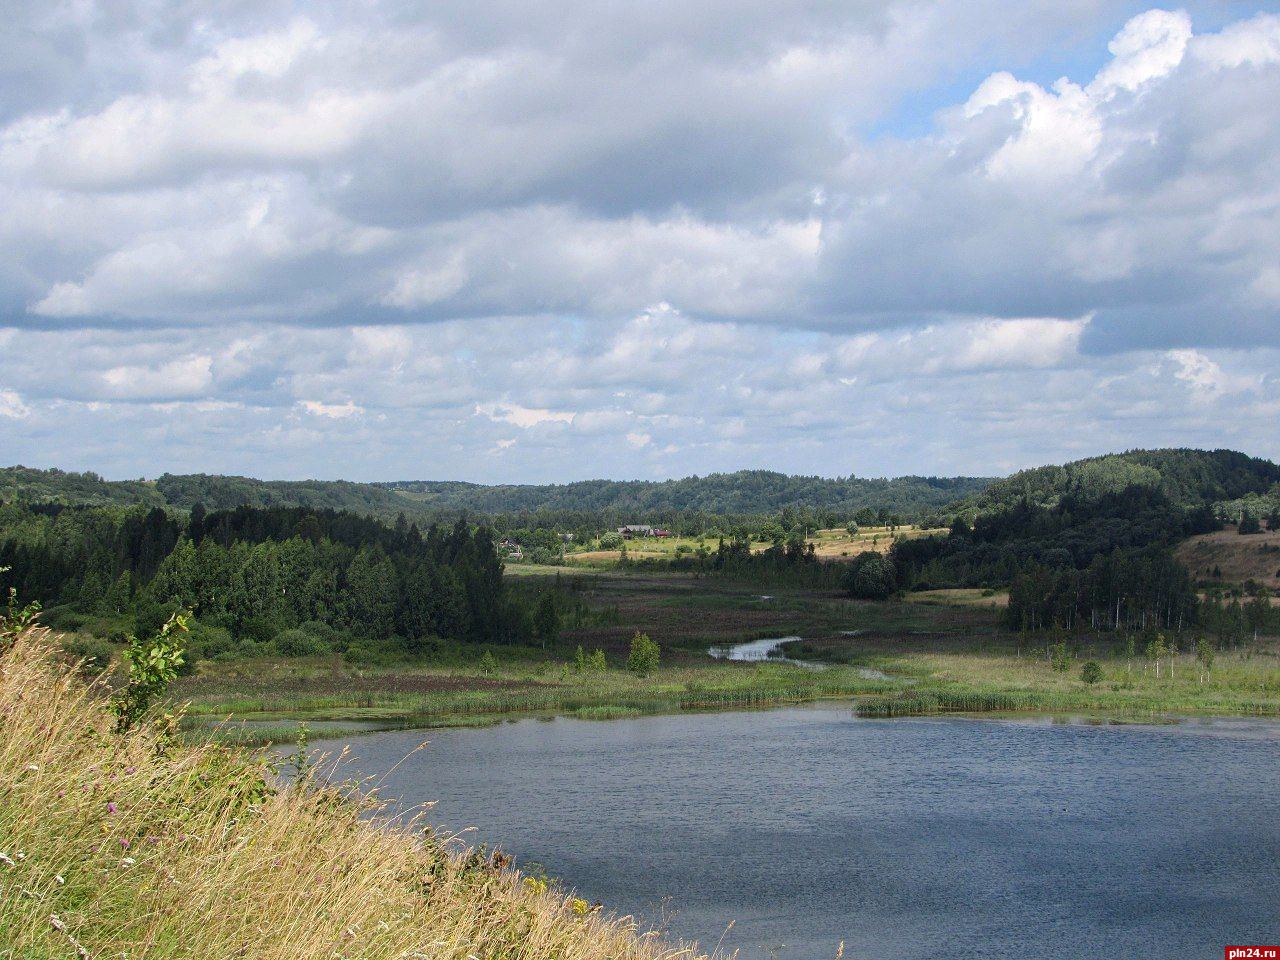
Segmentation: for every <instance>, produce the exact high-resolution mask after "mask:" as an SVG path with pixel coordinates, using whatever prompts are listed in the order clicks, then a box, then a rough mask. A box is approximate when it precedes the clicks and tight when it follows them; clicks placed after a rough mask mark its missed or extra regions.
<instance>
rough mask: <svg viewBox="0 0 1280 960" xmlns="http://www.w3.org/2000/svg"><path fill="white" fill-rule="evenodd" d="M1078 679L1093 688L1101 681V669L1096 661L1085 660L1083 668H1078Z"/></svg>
mask: <svg viewBox="0 0 1280 960" xmlns="http://www.w3.org/2000/svg"><path fill="white" fill-rule="evenodd" d="M1080 679H1081V680H1083V681H1084V682H1085V683H1087V684H1089V686H1093V685H1094V684H1095V683H1097V682H1098V681H1099V680H1101V679H1102V668H1101V667H1100V666H1098V661H1097V660H1086V661H1085V663H1084V666H1083V667H1081V668H1080Z"/></svg>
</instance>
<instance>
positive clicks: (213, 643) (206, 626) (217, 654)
mask: <svg viewBox="0 0 1280 960" xmlns="http://www.w3.org/2000/svg"><path fill="white" fill-rule="evenodd" d="M235 651H236V642H235V640H234V639H233V638H232V636H231V634H230V633H229V632H228V631H227V630H224V629H223V628H222V627H215V626H214V625H213V624H210V623H201V622H200V621H199V620H192V621H191V623H190V625H189V626H188V628H187V656H186V661H185V662H184V664H183V666H182V669H181V670H180V671H179V672H180V673H190V672H191V671H192V670H193V669H194V667H195V662H196V661H197V660H213V659H214V658H219V659H222V658H224V656H225V655H227V654H234V653H235Z"/></svg>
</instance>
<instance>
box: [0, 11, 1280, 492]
mask: <svg viewBox="0 0 1280 960" xmlns="http://www.w3.org/2000/svg"><path fill="white" fill-rule="evenodd" d="M1196 2H1197V0H1193V3H1192V6H1191V8H1190V12H1189V13H1187V12H1181V11H1176V12H1170V11H1165V10H1149V11H1147V12H1145V13H1140V14H1139V15H1138V16H1136V17H1132V18H1131V19H1129V20H1128V22H1127V23H1124V22H1122V18H1123V17H1124V16H1127V15H1128V14H1129V13H1131V12H1132V10H1131V7H1130V6H1129V5H1127V4H1122V3H1120V2H1119V0H1053V2H1050V0H1027V2H1025V3H1019V4H1009V3H997V2H995V0H909V2H908V0H871V2H869V3H865V4H863V3H859V4H785V3H784V4H777V3H769V2H764V0H745V2H739V3H719V2H698V3H688V4H678V5H671V4H658V5H645V4H638V5H629V6H626V5H624V6H619V5H604V6H601V5H598V4H594V5H593V4H590V3H583V2H578V0H560V2H557V3H554V4H550V5H548V6H546V7H545V8H544V9H543V10H541V11H540V16H539V17H537V18H512V17H510V16H509V15H508V11H506V10H505V8H503V7H502V6H501V5H493V4H486V3H468V4H467V5H466V7H465V8H463V7H462V6H460V5H458V4H457V3H456V2H454V0H442V2H441V3H438V4H432V5H428V6H422V5H418V6H417V7H412V5H411V8H406V7H404V6H403V5H400V4H392V3H384V2H382V0H371V2H369V3H367V4H363V5H361V7H360V10H359V13H358V15H357V14H355V13H353V12H352V10H350V9H347V8H344V7H341V6H338V7H333V8H323V9H322V8H320V7H317V6H315V5H314V4H311V3H309V2H307V0H303V2H301V3H290V4H286V5H276V4H270V3H268V4H259V5H254V7H253V9H252V11H250V10H249V8H248V7H244V6H243V5H241V6H237V5H231V6H227V5H221V6H219V5H209V4H205V3H202V2H197V3H193V4H188V5H180V6H175V5H164V4H161V5H159V7H157V6H155V5H154V4H146V5H142V4H135V3H133V0H120V2H118V3H116V4H113V5H112V7H111V10H110V11H108V10H107V9H106V8H104V7H100V6H95V5H94V4H92V3H88V4H79V5H72V6H59V5H54V6H52V7H49V6H48V5H45V6H43V7H39V5H29V6H30V10H28V9H27V8H26V7H23V6H22V5H18V7H17V8H15V9H14V10H13V11H10V16H11V20H10V26H11V29H9V30H7V31H2V32H0V63H5V64H10V65H13V68H12V69H10V70H8V71H3V76H2V77H0V192H2V193H3V196H4V210H5V216H4V217H2V218H0V309H2V310H3V313H0V316H3V317H4V318H5V320H4V321H3V322H5V323H8V324H11V325H12V329H10V330H8V331H0V378H2V379H0V382H3V383H4V384H5V390H4V392H3V393H0V422H2V424H3V425H2V427H0V441H3V442H4V445H5V448H6V449H11V450H13V451H15V454H14V456H17V455H18V454H19V453H21V454H22V456H23V458H25V459H32V460H37V461H49V459H50V458H52V457H55V456H59V455H61V456H63V457H64V460H63V461H62V462H65V463H66V464H67V465H73V464H79V465H82V466H88V467H98V468H105V467H106V466H108V465H109V464H111V463H116V464H120V465H121V467H122V469H123V468H124V465H125V464H126V463H127V464H128V468H127V469H126V470H125V473H127V474H136V473H138V472H140V471H141V470H142V469H144V467H143V466H139V464H143V465H145V464H151V465H154V466H156V467H158V468H160V469H168V468H174V467H179V466H182V464H180V463H176V462H174V458H184V457H186V458H198V457H199V456H206V457H207V458H208V462H204V463H200V464H196V463H194V462H190V463H188V466H192V467H196V466H198V467H199V468H202V469H222V470H225V469H228V468H230V466H231V462H232V461H234V462H236V463H238V464H241V466H239V467H237V468H236V469H241V470H244V471H245V472H253V471H254V470H256V471H257V472H260V473H266V474H271V475H281V474H282V473H285V472H288V471H287V470H284V469H281V468H280V467H279V465H280V464H288V465H289V470H292V469H294V468H295V467H296V469H299V470H301V469H303V467H302V465H304V464H305V465H309V467H308V469H310V470H312V471H314V472H325V471H330V472H332V471H343V472H346V471H347V470H348V468H350V469H368V470H370V471H372V472H374V473H375V474H376V475H380V476H386V475H396V476H415V475H418V476H424V475H427V476H429V475H439V474H441V473H451V474H453V475H470V476H475V477H477V478H484V477H485V476H486V471H499V472H500V471H508V472H507V473H506V474H505V476H506V478H507V479H529V478H531V477H533V476H535V475H541V476H542V477H550V476H553V475H558V476H561V477H563V476H566V475H578V474H580V473H581V472H587V473H593V474H610V473H613V474H617V475H630V474H635V473H640V474H643V475H661V474H662V473H664V472H669V471H676V472H679V471H681V470H686V471H693V470H697V471H703V472H705V471H706V470H709V469H717V468H732V467H736V466H743V465H758V464H765V463H767V464H770V465H774V466H779V467H782V468H784V469H812V470H822V471H826V472H847V470H848V469H859V470H865V471H867V472H873V473H883V472H891V471H892V470H893V469H895V467H894V466H893V465H894V464H897V465H898V466H897V467H896V469H905V470H927V471H932V470H935V469H939V470H943V469H947V468H946V467H944V466H943V465H945V464H951V465H952V466H951V467H950V469H968V470H986V469H996V468H997V465H1000V466H999V468H1000V469H1003V465H1007V464H1012V463H1015V462H1016V463H1019V464H1020V463H1024V462H1034V461H1035V460H1037V459H1061V458H1062V456H1063V455H1069V454H1070V453H1073V452H1080V453H1084V452H1095V451H1096V450H1097V449H1098V447H1099V445H1103V446H1106V445H1112V446H1133V445H1141V444H1147V443H1153V442H1157V441H1158V440H1161V439H1163V440H1164V441H1166V442H1170V443H1188V442H1194V440H1195V438H1207V439H1206V442H1210V443H1212V444H1214V445H1217V444H1220V443H1227V442H1232V443H1238V444H1239V445H1243V446H1248V447H1249V448H1250V449H1251V451H1253V452H1261V453H1267V452H1272V453H1274V452H1277V451H1275V447H1274V444H1275V439H1274V433H1275V431H1274V422H1275V417H1276V416H1277V415H1280V413H1278V411H1277V409H1276V404H1275V401H1274V399H1271V398H1273V397H1274V396H1276V395H1277V383H1278V382H1280V379H1278V378H1280V357H1278V355H1277V351H1276V347H1277V346H1280V267H1278V266H1277V260H1276V255H1275V251H1276V250H1277V249H1280V213H1278V212H1277V211H1278V210H1280V206H1278V204H1277V196H1278V193H1277V182H1276V176H1275V171H1276V169H1277V168H1280V106H1277V105H1278V104H1280V17H1278V16H1276V15H1273V14H1262V15H1259V16H1255V17H1250V18H1247V19H1239V20H1236V21H1235V22H1231V23H1227V24H1225V25H1224V26H1223V27H1222V28H1221V29H1217V30H1208V29H1206V28H1204V27H1203V26H1201V27H1200V32H1196V29H1197V28H1196V25H1197V17H1196V12H1197V11H1196V8H1195V7H1196ZM37 7H39V11H38V12H33V11H36V10H37ZM1221 18H1222V14H1221V12H1220V11H1217V12H1215V19H1216V20H1221ZM1107 33H1111V34H1112V35H1113V39H1112V41H1111V43H1110V44H1109V47H1108V50H1106V51H1103V50H1102V49H1101V44H1100V43H1097V41H1096V38H1097V37H1098V36H1103V35H1106V34H1107ZM1060 42H1061V43H1062V44H1066V46H1065V47H1061V48H1059V46H1058V44H1059V43H1060ZM1094 44H1096V45H1097V49H1096V50H1095V49H1093V47H1092V46H1091V45H1094ZM1064 50H1065V51H1066V53H1068V54H1070V55H1069V56H1065V55H1064ZM1094 55H1096V56H1097V57H1098V59H1099V62H1100V63H1101V66H1100V67H1099V69H1098V70H1097V71H1096V72H1094V74H1093V75H1092V76H1089V75H1075V74H1073V75H1071V76H1068V77H1063V78H1060V79H1058V80H1056V81H1054V82H1049V81H1048V80H1047V79H1046V78H1047V77H1052V76H1053V74H1052V73H1047V72H1046V71H1047V69H1048V68H1047V65H1048V64H1052V63H1060V62H1063V61H1064V60H1066V61H1070V62H1088V60H1089V59H1090V57H1092V56H1094ZM957 76H974V77H986V79H985V80H982V81H980V82H976V83H974V84H973V86H972V87H971V88H970V89H968V90H965V91H962V92H959V93H957V92H956V91H955V89H954V86H953V84H954V78H955V77H957ZM904 98H905V99H904ZM921 104H941V105H942V108H941V109H940V110H938V112H937V113H936V115H935V116H933V117H929V116H925V115H923V113H922V112H921V111H922V110H923V109H924V108H923V107H921V106H920V105H921ZM19 343H21V349H20V350H19V349H17V344H19ZM51 369H73V370H75V371H77V375H76V376H75V377H65V378H53V377H49V376H48V375H47V371H48V370H51ZM1189 399H1192V400H1194V401H1195V402H1194V403H1188V400H1189ZM180 419H181V420H184V421H185V420H187V419H190V421H191V424H192V425H191V427H190V430H191V431H192V432H191V438H188V437H184V436H182V435H181V432H180V431H179V430H178V429H177V428H176V427H175V426H173V423H171V422H170V421H173V422H176V421H178V420H180ZM885 423H893V424H894V425H895V429H894V437H896V438H898V439H895V438H894V437H889V436H886V434H885V431H884V424H885ZM375 425H376V427H377V429H374V427H375ZM513 428H517V429H518V433H517V432H516V430H513ZM1215 431H1216V432H1215ZM513 433H516V436H514V437H513V436H512V434H513ZM192 438H194V439H192ZM615 438H617V439H618V441H619V442H613V441H614V439H615ZM958 438H964V440H963V442H961V440H959V439H958ZM517 439H518V445H517ZM513 447H515V448H516V449H518V452H519V456H518V457H516V456H514V455H511V454H507V453H505V452H504V451H508V450H511V449H512V448H513ZM117 448H118V449H117ZM59 451H61V454H59ZM333 451H342V452H343V454H344V455H343V456H340V457H337V458H335V456H334V455H333ZM1028 451H1034V453H1031V452H1028ZM677 455H678V459H677ZM91 457H97V458H101V459H102V461H103V462H102V463H95V462H93V461H92V460H91V459H89V458H91ZM517 462H518V463H517ZM513 470H519V471H523V472H522V473H519V474H517V473H512V472H510V471H513Z"/></svg>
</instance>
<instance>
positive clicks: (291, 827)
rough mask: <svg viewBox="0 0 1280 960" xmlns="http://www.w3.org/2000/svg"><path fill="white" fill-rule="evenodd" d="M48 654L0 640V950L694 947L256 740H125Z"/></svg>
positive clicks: (444, 952)
mask: <svg viewBox="0 0 1280 960" xmlns="http://www.w3.org/2000/svg"><path fill="white" fill-rule="evenodd" d="M53 651H54V645H53V644H52V643H51V641H50V638H49V636H48V635H47V633H46V632H45V631H40V630H36V631H30V632H28V633H27V634H25V635H24V636H22V637H21V638H20V639H19V640H18V641H17V643H16V644H15V645H14V646H13V647H11V648H10V649H8V650H7V651H4V652H0V704H2V705H3V706H0V854H2V856H0V958H3V960H18V958H21V960H46V958H47V960H55V958H57V960H65V958H73V957H76V956H79V957H82V958H94V960H98V958H102V960H120V958H127V960H158V958H170V957H182V958H188V957H189V958H199V960H222V958H227V960H230V958H236V960H346V958H349V960H355V958H361V960H381V958H387V960H391V958H395V960H414V958H421V960H427V958H430V960H455V958H456V960H490V958H493V960H498V958H502V960H542V958H546V960H552V958H555V960H597V958H598V960H604V958H625V960H659V958H668V960H669V958H675V957H686V958H689V960H693V958H694V957H695V956H696V954H695V953H694V952H693V951H692V950H687V949H682V948H672V947H668V946H666V945H664V944H663V943H661V942H660V941H659V940H658V939H657V938H656V937H653V936H649V935H638V934H637V932H636V931H635V929H634V928H633V927H632V925H630V924H629V923H627V922H626V921H621V920H610V919H608V918H604V917H602V916H600V915H599V914H597V913H595V912H592V911H590V910H588V909H586V905H585V904H583V903H582V902H581V901H576V902H575V901H573V900H572V899H568V898H566V897H564V896H562V895H559V894H557V892H556V891H555V890H554V888H553V889H552V890H550V891H547V890H546V889H545V888H542V887H541V885H540V884H539V883H538V882H537V881H525V880H522V878H521V877H520V876H519V875H518V874H516V873H514V872H512V871H510V870H508V869H503V868H501V867H495V866H494V865H493V864H492V862H491V861H488V860H481V859H480V858H479V857H476V856H471V857H467V856H465V855H464V854H463V852H462V851H460V850H449V849H446V848H445V847H443V846H442V845H441V844H440V843H439V842H438V841H436V840H434V839H432V838H431V837H430V836H429V835H426V834H424V833H423V832H422V831H421V830H416V831H415V830H412V829H410V828H409V827H404V826H402V827H400V828H394V827H390V826H388V825H386V824H382V825H378V824H373V823H370V822H369V821H368V820H367V819H365V818H362V817H361V816H360V813H359V804H358V803H356V802H353V800H352V798H351V796H349V795H344V794H343V793H342V792H341V791H338V790H333V789H307V790H303V789H296V788H291V789H285V790H281V791H278V792H272V791H264V790H263V789H262V787H263V779H262V774H263V766H262V764H261V762H260V761H258V760H255V759H254V758H253V757H251V756H250V755H248V754H244V753H240V752H236V751H233V750H227V749H223V748H218V747H213V746H205V747H185V746H176V745H173V744H171V743H169V742H167V741H166V739H165V738H164V737H163V736H161V734H160V733H159V731H158V730H157V728H156V726H155V725H154V724H152V725H150V726H148V727H147V728H146V729H143V730H138V731H135V732H132V733H129V734H127V735H124V736H118V735H116V734H115V733H113V732H112V724H111V720H110V718H109V717H108V716H107V715H106V713H105V712H104V711H103V709H102V702H101V697H100V696H99V695H98V694H97V693H95V692H94V691H93V689H92V688H91V687H90V686H89V685H86V683H85V682H84V681H83V680H82V679H81V678H80V677H79V676H78V675H77V674H76V673H75V671H74V670H73V669H72V668H71V667H68V666H66V665H63V664H60V663H58V662H57V661H56V660H55V659H54V653H53ZM530 802H536V799H535V798H531V799H530Z"/></svg>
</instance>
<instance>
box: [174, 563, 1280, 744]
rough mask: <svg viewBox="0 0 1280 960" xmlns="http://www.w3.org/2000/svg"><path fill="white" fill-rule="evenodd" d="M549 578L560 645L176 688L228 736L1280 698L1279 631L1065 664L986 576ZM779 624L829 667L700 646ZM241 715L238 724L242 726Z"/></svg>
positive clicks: (205, 679)
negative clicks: (581, 653)
mask: <svg viewBox="0 0 1280 960" xmlns="http://www.w3.org/2000/svg"><path fill="white" fill-rule="evenodd" d="M533 570H541V571H542V572H541V573H534V572H533ZM533 570H530V571H525V572H524V573H523V577H524V578H525V582H526V583H528V582H530V581H529V578H530V577H535V576H542V577H548V576H549V575H548V573H547V572H546V568H533ZM550 576H551V577H554V576H555V575H554V574H551V575H550ZM560 577H561V579H560V583H561V586H562V587H563V586H566V585H568V586H569V587H570V589H571V590H572V591H573V592H574V593H576V594H577V595H578V596H579V597H580V598H581V600H582V604H583V608H584V609H586V610H587V611H589V614H588V616H586V617H585V618H584V620H583V622H582V623H580V624H578V625H576V626H575V625H573V624H572V623H571V624H569V626H568V627H567V629H566V630H565V633H564V636H563V638H562V640H561V642H560V643H559V644H558V645H557V646H556V648H555V649H549V650H541V649H538V648H518V649H511V648H498V647H493V648H489V652H490V653H491V655H492V656H493V657H494V658H495V659H494V661H493V664H492V666H490V667H489V669H488V670H486V669H485V667H484V666H482V664H481V660H480V658H481V657H482V656H483V654H484V652H485V651H484V650H483V649H479V648H468V647H456V648H452V649H450V650H447V651H444V652H442V653H441V654H440V655H439V656H437V657H436V658H434V659H433V660H430V661H418V662H404V663H397V664H393V665H384V666H377V667H367V666H366V667H357V666H353V665H351V664H349V663H346V662H345V661H344V660H343V659H342V658H341V657H337V656H330V657H313V658H296V659H271V660H255V661H240V662H231V663H218V664H202V665H201V669H200V672H199V673H198V674H197V675H196V676H194V677H189V678H184V679H183V680H181V681H180V682H179V683H178V684H177V685H176V686H175V688H174V690H173V693H174V696H175V698H176V699H179V700H183V701H189V702H190V711H189V717H190V718H191V720H192V721H193V722H195V723H197V724H202V725H207V724H209V723H211V722H216V721H221V720H225V719H227V718H234V720H233V722H232V723H231V724H230V725H229V726H228V727H227V728H225V729H224V730H223V731H222V735H224V736H230V737H232V738H239V739H246V740H271V739H281V738H283V737H286V736H290V735H292V732H293V730H294V727H293V723H294V722H296V721H298V720H307V721H309V722H313V723H314V722H324V723H327V724H330V725H337V726H336V729H350V730H353V731H354V730H356V729H360V728H364V727H367V726H433V725H456V724H468V725H470V724H482V723H492V722H498V721H500V720H502V719H506V718H511V717H518V716H536V715H553V714H560V715H570V716H577V717H581V718H583V719H607V718H612V717H619V716H634V715H637V714H641V713H656V712H672V711H679V710H706V709H742V708H754V707H764V706H769V705H774V704H782V703H792V702H802V701H809V700H815V699H827V698H839V699H849V700H851V701H855V700H856V701H860V702H861V703H862V705H863V707H862V709H865V710H866V712H869V713H875V712H876V711H877V710H879V711H880V712H883V713H897V712H933V711H935V710H942V711H945V710H964V711H968V712H978V711H989V710H1037V711H1050V712H1068V713H1096V714H1102V715H1112V716H1143V717H1147V718H1150V717H1151V716H1153V715H1161V714H1174V713H1224V714H1280V644H1278V643H1277V641H1276V639H1275V638H1267V637H1264V638H1261V640H1260V641H1259V642H1258V644H1257V645H1254V646H1250V647H1249V648H1242V649H1238V650H1234V651H1229V652H1222V653H1219V654H1218V657H1217V660H1216V662H1215V663H1214V665H1213V668H1212V670H1211V671H1207V672H1206V671H1204V670H1203V669H1201V668H1200V667H1199V666H1198V664H1197V663H1196V661H1195V659H1194V656H1193V655H1192V653H1191V652H1190V647H1191V645H1192V642H1193V639H1192V638H1191V637H1185V638H1183V643H1182V646H1183V651H1182V652H1181V653H1180V654H1178V655H1176V656H1175V657H1173V659H1172V660H1170V659H1169V658H1167V657H1166V658H1165V659H1164V660H1163V661H1162V662H1161V664H1160V665H1159V673H1158V675H1157V670H1156V665H1155V663H1153V662H1151V661H1148V660H1147V659H1145V658H1144V657H1143V656H1142V653H1141V651H1135V655H1134V656H1129V655H1128V653H1127V650H1126V649H1125V646H1124V641H1123V639H1122V638H1115V637H1111V636H1099V637H1093V638H1076V639H1073V640H1072V642H1071V647H1070V649H1069V651H1068V655H1069V662H1068V663H1067V665H1066V669H1065V670H1055V669H1054V668H1053V666H1052V664H1051V662H1050V658H1049V656H1048V653H1047V645H1048V644H1049V643H1050V641H1051V639H1052V638H1049V637H1043V636H1041V637H1037V636H1027V635H1019V634H1015V633H1011V632H1009V631H1006V630H1004V629H1002V628H1001V626H1000V624H999V609H1000V606H1001V605H1002V603H1003V601H1004V599H1005V598H1004V597H1003V595H1002V594H1000V593H996V592H992V591H980V590H951V591H929V592H927V593H921V594H918V595H909V596H908V597H906V598H904V599H903V600H901V601H895V602H888V603H872V602H864V601H854V600H849V599H846V598H844V597H842V596H839V595H837V594H833V593H823V592H820V591H806V590H798V589H788V590H779V591H778V592H776V593H775V594H771V595H763V594H760V593H758V592H756V591H755V589H754V588H749V587H746V586H744V585H741V584H735V583H731V582H726V581H723V580H720V579H717V578H708V577H696V576H693V575H687V574H663V575H652V574H646V573H640V572H634V571H632V572H629V573H627V574H625V575H623V574H621V573H620V572H619V571H616V570H607V571H600V572H594V571H593V572H590V573H587V572H583V573H581V574H580V575H578V576H577V577H573V578H570V577H568V576H567V575H565V574H563V573H562V574H561V575H560ZM548 582H551V581H550V580H548ZM637 630H643V631H644V632H646V633H648V634H649V636H650V637H652V638H653V639H654V640H655V641H657V642H658V643H659V645H660V646H661V648H662V665H661V667H660V669H659V670H658V671H657V672H656V673H655V674H653V675H651V676H647V677H640V676H636V675H634V674H632V673H630V672H628V671H627V670H626V669H625V663H626V654H627V649H628V645H629V642H630V639H631V637H632V636H633V635H634V633H635V632H636V631H637ZM790 636H794V637H797V638H800V639H799V640H798V641H797V642H794V643H791V644H789V645H788V647H787V653H788V655H789V656H791V657H796V658H799V659H809V660H816V661H822V662H824V663H825V664H826V665H828V668H827V669H822V670H813V669H806V668H804V667H801V666H795V665H791V664H786V663H774V662H764V663H726V662H723V661H717V660H713V659H712V658H710V657H709V656H708V654H707V650H708V648H709V647H711V646H715V645H721V644H728V643H734V642H742V641H746V640H752V639H759V638H766V637H790ZM579 646H581V647H582V648H583V649H584V650H585V651H587V652H590V651H591V650H594V649H600V650H603V651H604V652H605V654H606V657H607V661H608V665H609V666H608V669H606V670H604V671H590V670H586V671H583V670H579V669H577V668H576V667H575V666H574V664H573V660H574V650H575V649H576V648H577V647H579ZM1090 659H1091V660H1095V661H1097V662H1098V664H1099V666H1100V669H1101V674H1102V675H1101V678H1100V679H1099V680H1098V681H1097V682H1095V683H1092V684H1087V683H1085V682H1084V681H1083V680H1082V679H1081V666H1082V664H1083V663H1084V662H1085V661H1086V660H1090ZM922 697H923V698H924V699H922ZM929 698H932V699H929ZM885 704H890V706H885ZM242 721H248V722H249V725H247V726H242V727H239V728H237V727H236V726H235V724H236V723H240V722H242ZM344 724H345V725H348V726H346V727H344V726H343V725H344ZM333 728H334V727H332V726H331V729H333Z"/></svg>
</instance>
